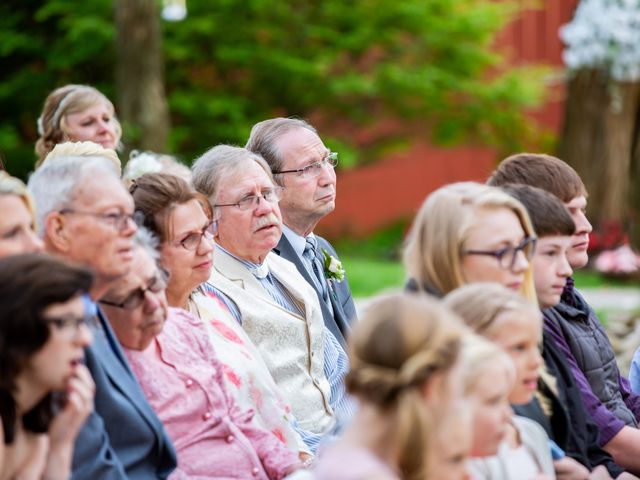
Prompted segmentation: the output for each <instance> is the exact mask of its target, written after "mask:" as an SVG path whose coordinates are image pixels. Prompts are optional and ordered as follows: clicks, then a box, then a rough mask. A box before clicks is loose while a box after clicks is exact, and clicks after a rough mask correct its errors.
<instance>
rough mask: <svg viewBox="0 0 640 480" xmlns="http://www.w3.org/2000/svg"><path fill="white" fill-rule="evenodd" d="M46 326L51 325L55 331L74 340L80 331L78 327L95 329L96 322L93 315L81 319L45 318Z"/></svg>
mask: <svg viewBox="0 0 640 480" xmlns="http://www.w3.org/2000/svg"><path fill="white" fill-rule="evenodd" d="M44 322H45V323H46V324H47V325H53V326H54V327H55V328H56V330H59V331H61V332H64V333H66V334H67V335H68V336H69V337H71V338H74V337H75V336H76V335H78V332H79V331H80V326H81V325H84V326H86V327H88V328H91V327H93V328H97V326H98V320H97V319H96V317H95V315H89V314H86V315H83V316H82V317H74V316H72V315H68V316H65V317H55V318H45V319H44Z"/></svg>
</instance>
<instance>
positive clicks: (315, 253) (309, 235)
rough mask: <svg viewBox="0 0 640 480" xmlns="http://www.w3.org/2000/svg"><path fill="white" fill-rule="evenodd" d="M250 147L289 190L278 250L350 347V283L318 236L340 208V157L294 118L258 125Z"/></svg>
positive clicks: (285, 194)
mask: <svg viewBox="0 0 640 480" xmlns="http://www.w3.org/2000/svg"><path fill="white" fill-rule="evenodd" d="M246 148H247V149H248V150H251V151H252V152H255V153H257V154H259V155H261V156H262V157H263V158H264V159H265V160H266V161H267V163H268V164H269V167H270V168H271V171H272V172H273V174H274V176H275V180H276V182H277V183H278V184H279V185H280V186H282V187H283V188H284V190H283V193H282V198H281V200H280V210H281V212H282V220H283V223H284V225H283V228H282V238H281V239H280V241H279V242H278V245H276V247H275V248H274V251H275V252H276V253H277V254H278V255H280V256H281V257H283V258H286V259H287V260H289V261H290V262H292V263H293V264H294V265H295V266H296V268H297V269H298V271H299V272H300V274H301V275H302V276H303V277H304V279H305V280H306V281H307V282H308V283H309V284H310V285H311V286H312V287H313V288H314V290H315V291H316V294H317V296H318V300H319V301H320V307H321V308H322V317H323V319H324V323H325V325H326V326H327V328H328V329H329V330H331V332H332V333H333V334H334V335H335V337H336V338H337V339H339V340H340V342H342V344H343V345H344V344H345V340H344V339H345V338H346V336H347V334H348V332H349V325H350V322H351V321H353V320H354V319H355V318H356V309H355V306H354V304H353V298H352V295H351V289H350V288H349V281H348V280H347V278H346V275H345V273H344V269H343V268H342V265H341V263H340V261H339V260H338V255H337V253H336V251H335V250H334V248H333V247H332V246H331V244H330V243H329V242H328V241H327V240H325V239H324V238H322V237H320V236H318V235H315V234H314V233H313V230H314V229H315V227H316V225H317V224H318V222H319V221H320V220H322V219H323V218H324V217H325V216H326V215H328V214H329V213H331V212H332V211H333V209H334V208H335V205H336V174H335V171H334V167H335V166H336V164H337V163H338V154H337V153H335V152H331V151H330V150H329V149H327V147H325V145H324V143H322V140H321V139H320V137H319V136H318V133H317V132H316V130H315V128H313V127H312V126H311V125H309V124H308V123H307V122H305V121H304V120H299V119H294V118H273V119H270V120H265V121H263V122H260V123H257V124H256V125H254V127H253V128H252V129H251V135H250V136H249V140H248V142H247V145H246Z"/></svg>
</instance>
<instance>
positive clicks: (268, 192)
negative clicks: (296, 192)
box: [214, 187, 284, 210]
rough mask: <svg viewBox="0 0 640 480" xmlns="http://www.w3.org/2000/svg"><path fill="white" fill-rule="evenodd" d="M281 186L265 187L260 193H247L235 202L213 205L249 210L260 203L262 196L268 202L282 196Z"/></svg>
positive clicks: (273, 201)
mask: <svg viewBox="0 0 640 480" xmlns="http://www.w3.org/2000/svg"><path fill="white" fill-rule="evenodd" d="M282 190H284V189H283V188H282V187H272V188H265V189H264V190H262V192H261V194H260V195H247V196H246V197H242V198H241V199H240V200H238V201H237V202H236V203H218V204H216V205H214V208H215V207H238V208H239V209H240V210H249V209H250V208H256V207H257V206H258V205H260V199H261V198H264V199H265V200H266V201H267V202H269V203H277V202H278V201H279V200H280V198H281V197H282Z"/></svg>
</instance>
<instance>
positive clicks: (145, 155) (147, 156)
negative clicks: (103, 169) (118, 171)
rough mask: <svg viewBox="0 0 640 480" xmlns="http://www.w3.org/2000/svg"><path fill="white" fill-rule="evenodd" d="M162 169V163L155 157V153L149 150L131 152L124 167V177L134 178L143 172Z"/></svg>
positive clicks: (153, 171)
mask: <svg viewBox="0 0 640 480" xmlns="http://www.w3.org/2000/svg"><path fill="white" fill-rule="evenodd" d="M160 170H162V163H160V161H159V160H158V159H157V157H156V155H154V154H153V153H149V152H138V151H137V150H134V151H133V152H131V156H130V157H129V161H128V162H127V166H126V167H125V169H124V175H123V176H124V178H128V179H129V180H135V179H136V178H140V177H141V176H142V175H144V174H145V173H155V172H159V171H160Z"/></svg>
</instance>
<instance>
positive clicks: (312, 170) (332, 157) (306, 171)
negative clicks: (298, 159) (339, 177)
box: [273, 152, 338, 178]
mask: <svg viewBox="0 0 640 480" xmlns="http://www.w3.org/2000/svg"><path fill="white" fill-rule="evenodd" d="M337 164H338V153H337V152H329V154H328V155H327V156H326V157H324V158H323V159H322V160H321V161H319V162H315V163H312V164H311V165H307V166H306V167H302V168H296V169H294V170H281V171H279V172H273V174H274V175H278V174H281V173H298V174H300V176H301V177H302V178H314V177H317V176H319V175H320V172H321V171H322V167H330V168H334V167H335V166H336V165H337Z"/></svg>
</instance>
